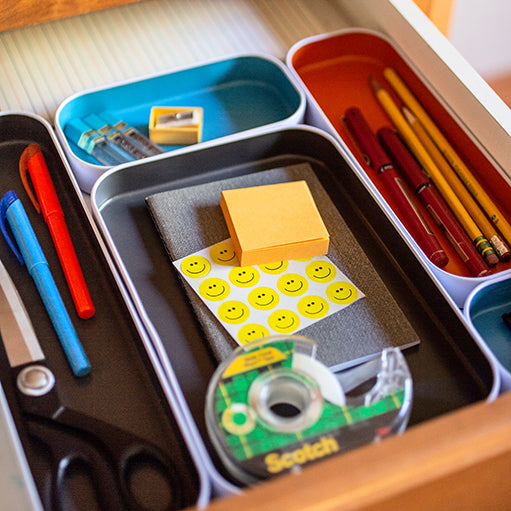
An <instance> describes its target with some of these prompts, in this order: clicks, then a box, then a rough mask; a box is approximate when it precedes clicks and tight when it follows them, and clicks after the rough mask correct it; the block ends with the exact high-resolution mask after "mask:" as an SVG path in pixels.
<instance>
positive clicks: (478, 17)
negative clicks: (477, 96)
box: [449, 0, 511, 79]
mask: <svg viewBox="0 0 511 511" xmlns="http://www.w3.org/2000/svg"><path fill="white" fill-rule="evenodd" d="M449 40H450V41H451V42H452V44H453V45H454V46H455V47H456V48H457V49H458V51H459V52H460V53H461V54H462V55H463V56H464V57H465V58H466V59H467V60H468V61H469V62H470V64H471V65H472V66H473V67H474V68H475V69H476V71H477V72H478V73H479V74H480V75H482V76H483V77H484V78H486V79H488V78H492V77H498V76H502V75H505V74H509V73H511V0H456V2H455V4H454V9H453V15H452V22H451V26H450V30H449Z"/></svg>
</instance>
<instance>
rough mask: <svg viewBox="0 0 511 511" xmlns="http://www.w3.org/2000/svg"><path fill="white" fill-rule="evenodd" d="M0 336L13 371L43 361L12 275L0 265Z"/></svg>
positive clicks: (41, 351) (0, 262)
mask: <svg viewBox="0 0 511 511" xmlns="http://www.w3.org/2000/svg"><path fill="white" fill-rule="evenodd" d="M0 332H1V334H2V340H3V343H4V346H5V351H6V352H7V358H8V359H9V364H10V366H11V367H18V366H21V365H24V364H28V363H30V362H38V361H42V360H44V354H43V350H42V349H41V346H40V345H39V341H38V340H37V336H36V334H35V331H34V327H33V325H32V322H31V321H30V318H29V316H28V314H27V311H26V309H25V306H24V305H23V302H22V301H21V298H20V296H19V294H18V290H17V289H16V287H15V286H14V282H13V281H12V280H11V277H10V275H9V273H7V270H6V269H5V266H4V265H3V263H2V261H0Z"/></svg>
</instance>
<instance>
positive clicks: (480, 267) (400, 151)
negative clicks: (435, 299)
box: [378, 126, 490, 277]
mask: <svg viewBox="0 0 511 511" xmlns="http://www.w3.org/2000/svg"><path fill="white" fill-rule="evenodd" d="M378 138H379V139H380V142H381V144H382V146H383V148H384V149H385V151H387V154H388V155H390V157H391V158H392V160H393V161H394V163H395V164H396V166H397V168H398V169H399V170H400V171H401V172H402V174H403V175H404V176H406V179H407V181H408V183H409V184H410V186H411V187H412V189H413V190H415V193H416V194H417V196H418V197H419V199H420V200H421V201H422V203H423V204H424V206H425V207H426V209H427V210H428V211H429V212H430V213H431V216H432V217H433V218H434V219H435V222H436V223H437V224H438V225H439V226H440V228H441V229H442V230H443V232H444V233H445V236H446V238H447V240H448V241H449V242H450V243H451V245H452V246H453V248H454V250H456V253H457V254H458V255H459V256H460V259H461V260H462V261H463V262H464V263H465V266H466V267H467V268H468V270H469V271H470V273H471V275H473V276H474V277H482V276H483V275H488V274H489V273H490V270H489V269H488V266H487V264H486V263H485V262H484V261H483V259H482V257H481V256H480V254H479V252H478V251H477V249H476V248H475V247H474V244H473V243H472V242H471V241H470V239H469V237H468V236H467V234H466V233H465V231H464V230H463V228H462V227H461V225H460V224H459V223H458V220H456V218H455V216H454V215H453V214H452V212H451V210H450V209H449V208H448V207H447V204H446V203H445V202H444V200H443V199H442V197H441V196H440V194H439V192H438V191H437V189H436V188H435V187H434V186H433V185H432V183H431V182H430V180H429V179H428V177H427V175H426V174H425V173H424V172H423V171H422V168H421V167H420V165H419V164H418V163H417V161H416V160H415V158H414V157H413V156H412V154H411V153H410V151H408V148H407V147H406V146H405V145H404V143H403V142H402V141H401V138H400V137H399V135H398V134H397V133H396V132H395V131H394V130H393V129H392V128H390V127H388V126H387V127H384V128H381V129H380V130H378Z"/></svg>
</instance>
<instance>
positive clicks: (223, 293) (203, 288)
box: [199, 277, 231, 301]
mask: <svg viewBox="0 0 511 511" xmlns="http://www.w3.org/2000/svg"><path fill="white" fill-rule="evenodd" d="M230 292H231V288H230V286H229V284H228V283H227V282H226V281H225V280H223V279H219V278H217V277H210V278H209V279H206V280H204V281H203V282H201V283H200V286H199V294H200V295H201V296H202V298H204V299H206V300H214V301H218V300H223V299H224V298H227V297H228V296H229V293H230Z"/></svg>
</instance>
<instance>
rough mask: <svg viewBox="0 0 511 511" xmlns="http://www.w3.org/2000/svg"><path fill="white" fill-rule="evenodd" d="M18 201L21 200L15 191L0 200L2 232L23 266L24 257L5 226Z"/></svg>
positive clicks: (0, 228)
mask: <svg viewBox="0 0 511 511" xmlns="http://www.w3.org/2000/svg"><path fill="white" fill-rule="evenodd" d="M16 200H19V199H18V196H17V195H16V192H15V191H14V190H10V191H8V192H6V193H5V194H4V196H3V197H2V198H1V199H0V230H1V231H2V234H3V235H4V238H5V241H7V244H8V245H9V247H10V249H11V250H12V251H13V252H14V255H15V256H16V258H17V259H18V261H19V262H20V264H21V265H23V264H24V261H23V256H22V255H21V253H20V251H19V250H18V248H17V247H16V244H15V243H14V241H13V240H12V238H11V237H10V236H9V233H8V232H7V226H6V224H5V219H6V218H7V210H8V209H9V208H10V206H11V205H12V204H13V203H14V201H16Z"/></svg>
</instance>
